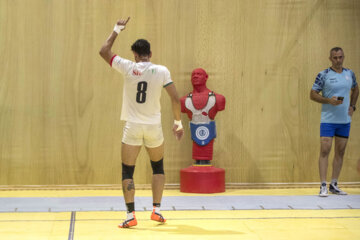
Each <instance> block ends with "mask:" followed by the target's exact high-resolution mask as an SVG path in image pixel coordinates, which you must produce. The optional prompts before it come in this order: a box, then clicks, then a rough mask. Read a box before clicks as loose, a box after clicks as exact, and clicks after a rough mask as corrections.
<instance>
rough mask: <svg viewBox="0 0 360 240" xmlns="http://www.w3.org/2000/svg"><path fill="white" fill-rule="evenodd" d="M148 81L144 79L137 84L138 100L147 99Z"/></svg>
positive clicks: (143, 100)
mask: <svg viewBox="0 0 360 240" xmlns="http://www.w3.org/2000/svg"><path fill="white" fill-rule="evenodd" d="M146 90H147V82H145V81H142V82H139V83H138V85H137V93H136V102H138V103H144V102H145V101H146Z"/></svg>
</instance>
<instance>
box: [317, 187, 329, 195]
mask: <svg viewBox="0 0 360 240" xmlns="http://www.w3.org/2000/svg"><path fill="white" fill-rule="evenodd" d="M319 196H320V197H327V196H328V190H327V187H326V185H321V186H320V193H319Z"/></svg>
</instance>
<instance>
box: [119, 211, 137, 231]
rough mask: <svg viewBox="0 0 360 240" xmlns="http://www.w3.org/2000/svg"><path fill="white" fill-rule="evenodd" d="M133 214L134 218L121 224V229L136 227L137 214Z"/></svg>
mask: <svg viewBox="0 0 360 240" xmlns="http://www.w3.org/2000/svg"><path fill="white" fill-rule="evenodd" d="M133 214H134V218H131V219H127V220H125V221H124V222H123V223H121V224H119V225H118V227H119V228H129V227H133V226H136V225H137V221H136V217H135V213H133Z"/></svg>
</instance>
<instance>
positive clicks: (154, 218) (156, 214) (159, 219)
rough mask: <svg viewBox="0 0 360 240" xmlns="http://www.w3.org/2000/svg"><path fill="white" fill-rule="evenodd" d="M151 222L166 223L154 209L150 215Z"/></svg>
mask: <svg viewBox="0 0 360 240" xmlns="http://www.w3.org/2000/svg"><path fill="white" fill-rule="evenodd" d="M151 220H154V221H157V222H162V223H164V222H166V219H165V218H164V217H163V216H162V215H161V214H160V213H157V212H155V209H154V210H153V212H152V214H151Z"/></svg>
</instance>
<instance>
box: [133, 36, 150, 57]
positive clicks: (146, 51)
mask: <svg viewBox="0 0 360 240" xmlns="http://www.w3.org/2000/svg"><path fill="white" fill-rule="evenodd" d="M131 50H132V51H134V52H136V53H137V54H139V56H149V55H150V53H151V51H150V43H149V42H148V41H147V40H145V39H138V40H136V41H135V42H134V43H133V45H131Z"/></svg>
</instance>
